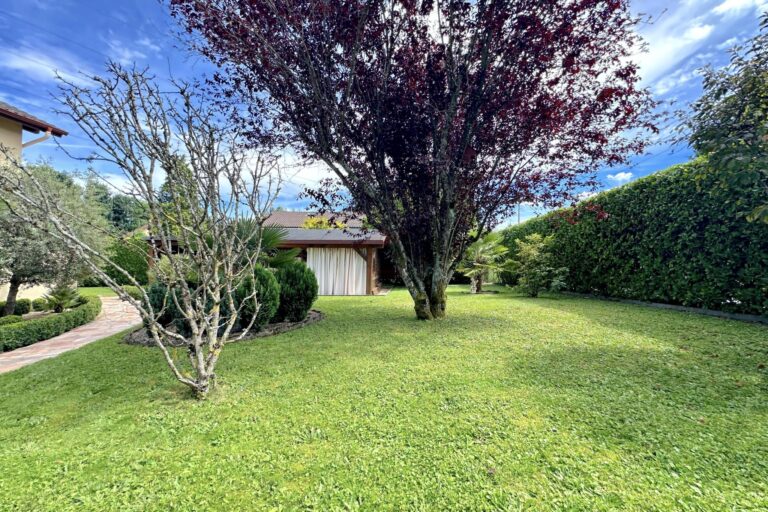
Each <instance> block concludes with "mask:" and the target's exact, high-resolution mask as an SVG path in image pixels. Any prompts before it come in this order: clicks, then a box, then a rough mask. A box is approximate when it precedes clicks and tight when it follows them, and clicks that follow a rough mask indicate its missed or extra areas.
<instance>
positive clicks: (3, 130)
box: [0, 118, 22, 158]
mask: <svg viewBox="0 0 768 512" xmlns="http://www.w3.org/2000/svg"><path fill="white" fill-rule="evenodd" d="M21 132H22V129H21V124H19V123H16V122H14V121H11V120H9V119H4V118H0V144H3V145H4V146H7V147H9V148H11V149H12V150H14V151H16V155H17V156H21ZM0 158H2V156H1V155H0Z"/></svg>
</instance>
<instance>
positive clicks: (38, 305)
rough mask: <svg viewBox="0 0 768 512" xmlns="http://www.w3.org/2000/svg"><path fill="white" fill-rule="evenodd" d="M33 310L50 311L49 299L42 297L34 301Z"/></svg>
mask: <svg viewBox="0 0 768 512" xmlns="http://www.w3.org/2000/svg"><path fill="white" fill-rule="evenodd" d="M32 311H48V301H47V300H45V299H43V298H42V297H41V298H39V299H35V300H33V301H32Z"/></svg>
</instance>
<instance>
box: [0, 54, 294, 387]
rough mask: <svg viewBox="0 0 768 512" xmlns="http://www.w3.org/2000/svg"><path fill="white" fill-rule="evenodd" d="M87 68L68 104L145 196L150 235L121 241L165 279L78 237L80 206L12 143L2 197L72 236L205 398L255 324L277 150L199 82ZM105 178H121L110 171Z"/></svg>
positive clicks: (69, 89) (32, 220)
mask: <svg viewBox="0 0 768 512" xmlns="http://www.w3.org/2000/svg"><path fill="white" fill-rule="evenodd" d="M89 78H90V80H91V81H92V82H91V83H92V84H93V85H92V86H81V85H77V84H74V83H66V82H65V83H64V84H63V86H62V102H63V104H64V107H65V108H64V109H63V110H62V111H61V113H62V114H63V115H66V116H69V117H70V118H71V119H72V120H73V121H74V122H75V123H76V124H77V125H78V126H79V127H80V129H81V130H82V131H83V132H84V133H85V135H87V136H88V138H89V139H90V140H91V141H92V143H93V145H94V146H95V148H96V149H95V152H94V153H93V154H91V155H89V156H88V157H87V160H88V161H90V162H91V163H93V164H94V165H96V166H97V167H98V168H100V169H106V170H111V171H112V172H115V171H120V172H122V175H123V180H121V181H125V182H127V183H128V185H127V187H125V188H123V191H124V192H129V193H131V195H133V196H134V197H135V198H137V199H140V200H142V201H143V202H144V203H145V204H146V205H147V207H148V210H149V222H148V230H149V234H150V239H151V240H152V243H151V244H150V243H148V242H145V241H140V242H136V241H131V240H125V241H124V242H123V243H125V244H129V243H139V244H141V246H139V247H136V249H137V250H141V251H144V252H147V253H149V254H150V255H151V257H152V258H153V259H154V260H156V261H157V262H158V264H157V265H155V267H154V269H153V274H154V276H155V280H156V282H157V284H158V285H153V287H152V288H148V287H145V286H142V285H141V284H140V283H139V282H138V281H137V280H136V278H135V277H134V276H133V275H132V274H131V273H130V272H128V271H127V270H126V269H125V268H122V267H120V265H119V263H118V262H117V261H116V260H115V259H114V258H113V257H112V256H111V255H110V254H109V253H108V252H107V251H103V250H101V249H100V248H98V247H96V246H94V245H93V244H92V243H89V241H88V240H86V239H85V238H83V237H82V236H80V234H79V233H78V231H77V230H76V229H74V226H75V225H76V222H75V220H74V219H77V218H78V217H79V216H80V215H81V212H78V211H74V210H73V209H72V208H69V207H68V205H67V204H64V203H62V201H60V198H59V197H57V195H56V194H54V193H52V192H51V190H50V189H49V188H48V187H46V186H45V185H44V183H41V181H40V180H39V179H37V178H36V176H35V174H34V173H33V172H32V169H30V168H29V167H28V166H26V165H25V164H24V163H23V162H21V161H19V160H17V159H14V157H13V155H12V154H11V153H10V152H8V151H7V150H6V151H4V154H5V158H6V162H5V164H4V165H2V166H0V201H2V202H3V204H5V205H7V206H8V207H10V208H11V209H12V210H13V212H14V214H15V215H16V216H17V217H19V218H20V219H21V220H22V221H26V222H27V223H29V224H30V225H34V226H36V227H37V228H38V229H42V230H44V231H46V232H47V233H49V234H50V236H51V237H53V238H54V239H55V240H57V241H59V242H61V243H63V244H65V245H66V246H67V247H69V248H70V249H71V250H72V251H73V254H74V255H75V256H76V257H78V258H80V259H81V260H82V261H83V262H84V263H85V264H87V266H88V267H89V268H90V270H91V271H92V272H93V273H95V274H96V275H97V276H98V277H99V278H100V279H101V280H103V281H104V282H105V283H106V284H107V285H108V286H109V287H110V288H111V289H112V290H114V291H115V292H116V293H117V294H118V296H119V297H120V298H121V299H123V300H125V301H127V302H129V303H131V304H132V305H133V306H135V307H136V308H137V309H138V311H139V313H140V314H141V317H142V320H143V321H144V325H145V327H146V329H147V332H148V333H149V335H150V336H151V338H152V340H153V341H154V343H155V345H156V346H157V347H159V348H160V350H161V352H162V354H163V356H164V358H165V360H166V362H167V364H168V366H169V367H170V369H171V371H172V372H173V375H174V376H175V377H176V379H178V380H179V381H180V382H182V383H183V384H185V385H187V386H189V388H191V389H192V391H193V392H194V394H195V395H196V396H197V397H199V398H203V397H205V396H206V395H207V394H208V392H209V391H210V389H211V388H212V387H213V386H214V384H215V377H216V373H215V369H216V364H217V362H218V360H219V357H220V355H221V353H222V350H223V349H224V346H225V344H226V343H227V342H229V341H232V340H236V339H242V338H244V337H245V336H246V335H247V334H248V332H249V330H250V329H251V327H252V326H253V320H254V319H255V318H256V314H253V315H252V319H251V320H250V323H247V325H241V324H239V323H238V322H239V318H240V315H239V313H240V311H241V309H242V308H243V307H244V306H245V305H246V304H247V303H249V302H250V303H251V304H249V306H250V307H251V308H252V310H253V311H255V312H258V310H259V300H260V297H258V296H257V295H256V291H255V289H254V287H253V286H249V285H248V284H246V283H249V282H252V281H249V280H254V274H255V269H256V266H257V261H258V259H259V252H260V240H261V232H262V230H261V229H260V226H263V223H264V220H265V219H266V217H267V216H268V215H269V213H270V210H271V207H272V203H273V200H274V198H275V196H276V194H277V193H278V189H279V172H277V169H276V167H275V159H274V158H272V157H271V156H269V155H268V154H261V153H258V152H255V151H252V150H247V149H245V148H244V147H243V145H242V144H241V141H240V134H241V132H240V131H239V130H238V127H236V126H232V125H231V124H230V123H229V120H228V119H221V116H219V115H218V110H217V109H216V108H213V106H212V105H211V104H210V103H208V102H207V101H205V99H204V98H201V97H200V95H199V94H198V93H196V91H195V89H194V88H193V87H191V86H190V85H189V84H183V83H177V82H176V83H170V84H165V85H163V87H162V88H161V87H160V85H159V84H158V83H156V81H155V80H154V79H153V77H152V76H150V75H149V73H148V72H147V71H143V70H135V69H125V68H122V67H121V66H119V65H117V64H110V65H109V67H108V72H107V73H106V74H105V75H104V76H95V77H89ZM0 149H2V148H0ZM102 177H103V178H104V179H105V180H107V181H112V182H114V181H115V179H114V177H113V176H110V175H109V174H108V173H106V172H105V173H104V174H102ZM161 183H165V185H164V186H162V187H161V186H160V184H161ZM243 226H253V227H252V228H248V229H243ZM106 234H108V235H113V236H118V235H116V234H115V233H106ZM116 275H121V276H122V277H123V278H124V279H121V280H120V281H121V282H127V283H129V284H130V285H133V286H135V287H136V288H137V289H138V291H139V293H138V295H136V294H135V293H129V289H128V288H127V287H126V286H124V285H121V284H119V283H118V280H117V279H115V276H116ZM243 286H244V288H241V287H243ZM238 288H241V291H238ZM242 290H246V292H245V293H243V292H242ZM150 295H152V298H150ZM170 312H173V313H170ZM167 314H173V316H175V317H179V316H180V317H181V318H182V319H183V320H182V321H183V322H184V326H183V327H184V329H183V330H181V329H179V328H178V325H173V324H169V323H168V322H167V321H164V320H163V319H164V317H165V316H166V315H167ZM184 331H186V332H184Z"/></svg>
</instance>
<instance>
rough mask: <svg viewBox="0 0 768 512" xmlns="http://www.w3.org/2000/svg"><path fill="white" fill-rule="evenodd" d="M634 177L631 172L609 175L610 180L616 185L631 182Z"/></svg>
mask: <svg viewBox="0 0 768 512" xmlns="http://www.w3.org/2000/svg"><path fill="white" fill-rule="evenodd" d="M632 176H633V174H632V173H631V172H617V173H616V174H609V175H608V179H609V180H611V181H615V182H616V183H624V182H627V181H629V180H631V179H632Z"/></svg>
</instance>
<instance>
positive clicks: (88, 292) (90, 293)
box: [77, 286, 117, 297]
mask: <svg viewBox="0 0 768 512" xmlns="http://www.w3.org/2000/svg"><path fill="white" fill-rule="evenodd" d="M77 293H78V294H79V295H80V296H82V297H116V296H117V294H116V293H115V292H113V291H112V290H111V289H110V288H108V287H106V286H90V287H83V288H78V289H77Z"/></svg>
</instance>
